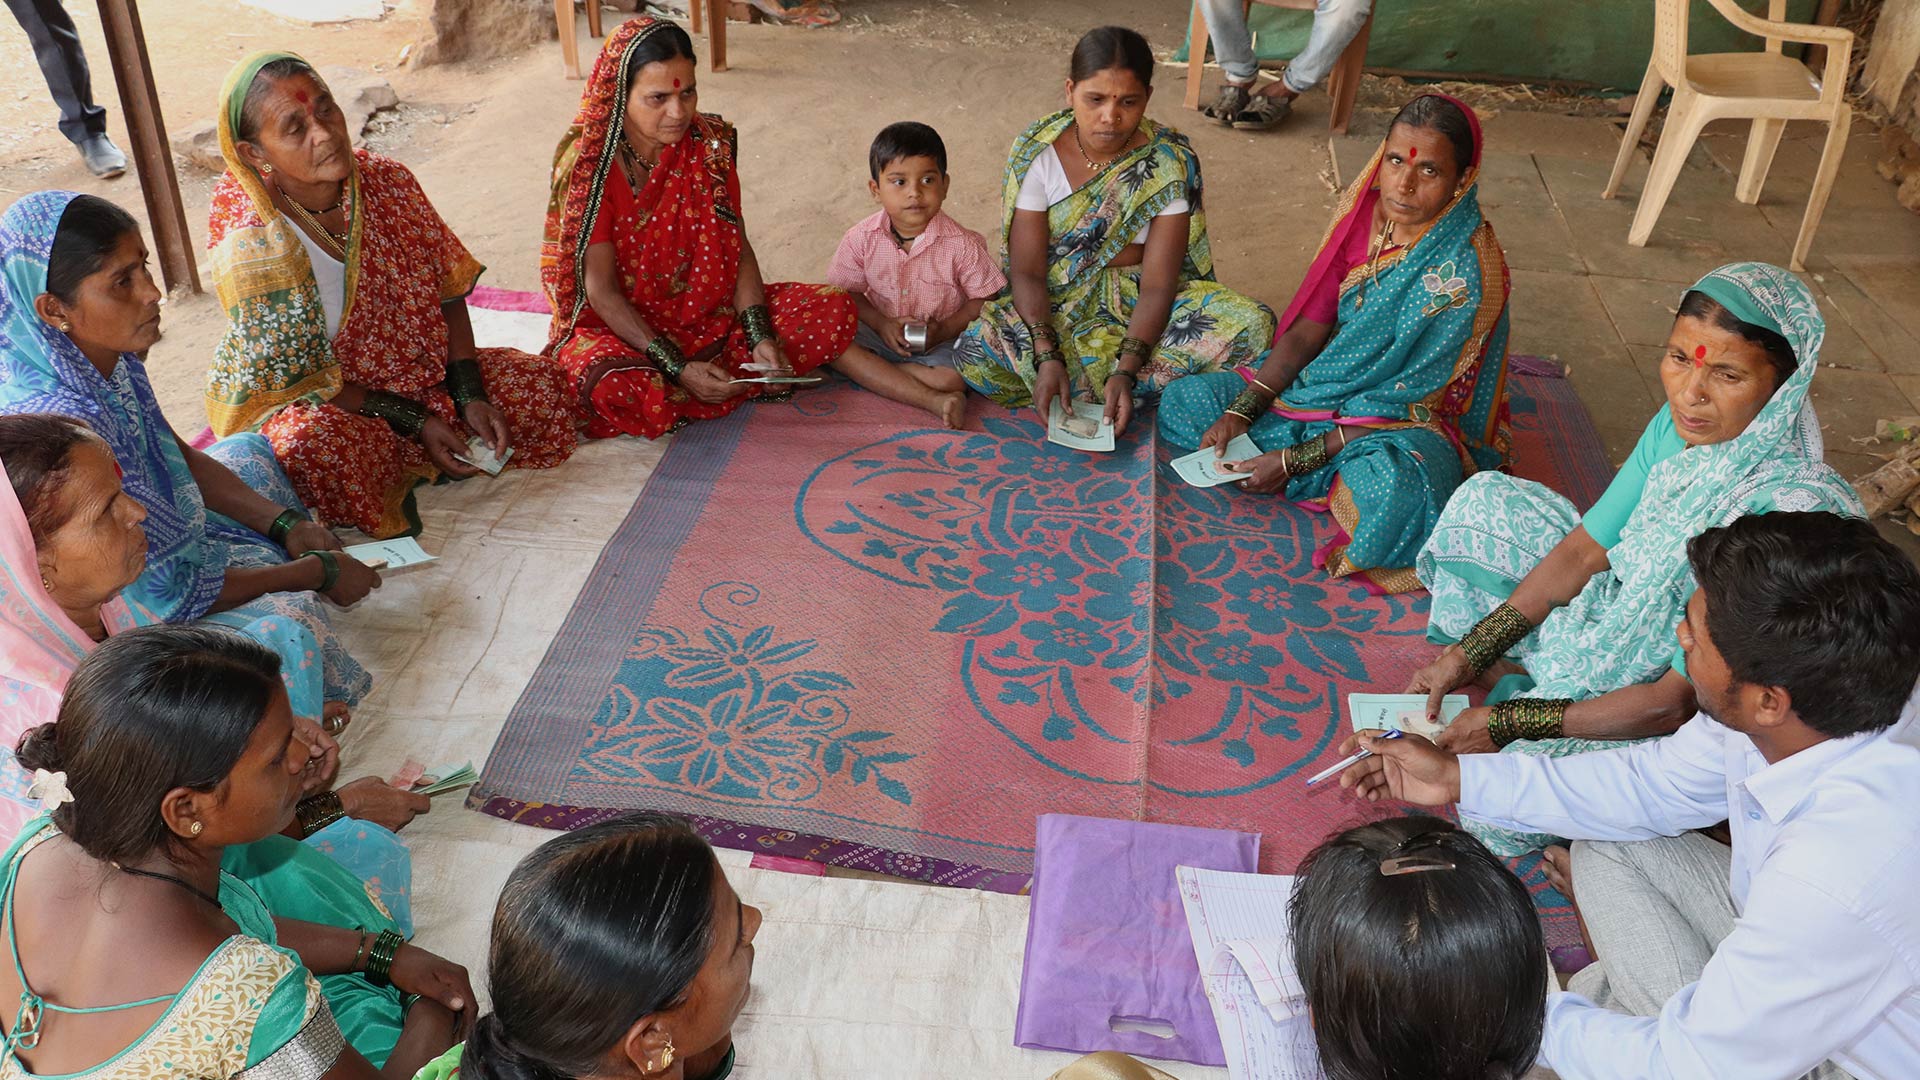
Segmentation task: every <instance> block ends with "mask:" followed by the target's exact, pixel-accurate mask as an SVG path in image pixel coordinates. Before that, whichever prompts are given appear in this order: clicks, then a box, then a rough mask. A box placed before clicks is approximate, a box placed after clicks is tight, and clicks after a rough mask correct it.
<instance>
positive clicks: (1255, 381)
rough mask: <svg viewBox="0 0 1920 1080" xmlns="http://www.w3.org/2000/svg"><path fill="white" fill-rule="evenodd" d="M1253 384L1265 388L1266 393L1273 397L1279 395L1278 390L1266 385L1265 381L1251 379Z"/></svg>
mask: <svg viewBox="0 0 1920 1080" xmlns="http://www.w3.org/2000/svg"><path fill="white" fill-rule="evenodd" d="M1253 385H1255V386H1257V387H1259V388H1260V389H1262V390H1265V391H1266V392H1267V393H1269V394H1272V395H1273V396H1274V397H1279V396H1280V391H1278V390H1275V389H1274V388H1273V387H1271V386H1268V385H1267V384H1266V383H1263V382H1261V381H1260V380H1259V379H1255V380H1253Z"/></svg>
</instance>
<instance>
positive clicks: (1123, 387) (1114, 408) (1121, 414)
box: [1106, 375, 1133, 439]
mask: <svg viewBox="0 0 1920 1080" xmlns="http://www.w3.org/2000/svg"><path fill="white" fill-rule="evenodd" d="M1106 396H1107V423H1109V424H1112V425H1113V437H1114V438H1116V439H1117V438H1119V437H1120V436H1122V435H1124V434H1126V433H1127V421H1129V420H1132V419H1133V380H1132V379H1129V378H1127V377H1126V376H1125V375H1109V376H1108V377H1107V386H1106Z"/></svg>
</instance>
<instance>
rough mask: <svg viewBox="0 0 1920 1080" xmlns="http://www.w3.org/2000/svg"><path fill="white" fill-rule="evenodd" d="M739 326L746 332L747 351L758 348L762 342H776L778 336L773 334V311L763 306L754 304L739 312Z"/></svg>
mask: <svg viewBox="0 0 1920 1080" xmlns="http://www.w3.org/2000/svg"><path fill="white" fill-rule="evenodd" d="M740 326H741V328H742V329H744V330H745V331H746V332H747V349H748V350H749V351H751V350H753V349H756V348H759V346H760V343H761V342H763V341H777V340H779V337H780V335H778V334H776V333H774V332H773V311H772V309H770V308H768V307H767V305H765V304H754V305H753V306H751V307H746V308H742V309H741V310H740Z"/></svg>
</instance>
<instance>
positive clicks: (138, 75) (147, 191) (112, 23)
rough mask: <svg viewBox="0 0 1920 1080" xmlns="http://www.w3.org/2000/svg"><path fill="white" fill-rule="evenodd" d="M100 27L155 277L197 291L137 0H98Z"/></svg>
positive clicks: (189, 237)
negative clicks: (153, 251)
mask: <svg viewBox="0 0 1920 1080" xmlns="http://www.w3.org/2000/svg"><path fill="white" fill-rule="evenodd" d="M99 5H100V28H101V30H102V31H103V32H104V33H105V34H106V38H107V56H108V62H109V64H110V66H111V67H112V69H113V83H114V85H115V86H117V87H119V88H120V108H121V109H122V110H123V111H124V112H125V113H126V117H127V136H128V139H129V140H130V141H131V142H132V145H131V146H129V147H128V148H127V149H128V150H130V151H132V156H133V167H134V170H135V172H136V174H137V175H138V176H139V177H140V194H141V196H142V197H144V198H145V199H146V203H147V221H148V222H149V223H150V224H151V225H152V227H153V243H154V246H155V247H157V248H158V249H159V255H160V276H161V279H162V280H163V281H164V282H165V283H166V286H167V289H168V290H169V291H171V290H173V289H176V288H179V287H181V286H185V287H186V288H187V289H188V291H190V292H196V293H197V292H199V291H200V268H199V264H198V263H197V262H196V261H195V260H194V257H193V237H192V235H191V234H190V233H188V232H187V208H186V206H185V204H184V203H182V202H181V201H180V178H179V177H178V176H177V175H175V173H174V171H173V151H172V150H171V149H169V148H168V146H167V122H166V120H165V118H163V117H162V116H161V115H160V94H159V92H158V91H157V90H155V89H154V85H153V66H152V65H151V64H149V63H148V62H147V38H146V35H145V34H143V33H142V32H141V31H140V5H139V3H138V0H99Z"/></svg>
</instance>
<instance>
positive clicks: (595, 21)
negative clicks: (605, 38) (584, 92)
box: [553, 0, 600, 79]
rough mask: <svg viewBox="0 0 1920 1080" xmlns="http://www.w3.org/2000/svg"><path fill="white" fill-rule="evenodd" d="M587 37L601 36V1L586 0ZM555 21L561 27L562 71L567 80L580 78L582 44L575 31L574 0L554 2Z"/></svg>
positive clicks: (557, 0)
mask: <svg viewBox="0 0 1920 1080" xmlns="http://www.w3.org/2000/svg"><path fill="white" fill-rule="evenodd" d="M586 5H587V36H589V37H599V36H600V0H586ZM553 15H554V20H555V21H556V22H558V23H559V25H560V69H561V70H562V71H564V72H566V75H567V78H569V79H577V78H579V77H580V42H579V41H578V40H577V37H578V32H577V31H576V30H575V29H574V22H573V0H553Z"/></svg>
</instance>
